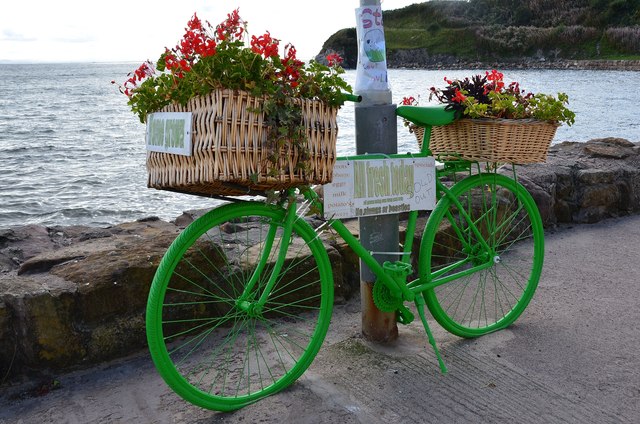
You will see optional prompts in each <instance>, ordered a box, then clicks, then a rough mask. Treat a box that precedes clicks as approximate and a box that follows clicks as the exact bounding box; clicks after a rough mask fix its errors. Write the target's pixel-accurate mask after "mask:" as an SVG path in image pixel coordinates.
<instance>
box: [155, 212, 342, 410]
mask: <svg viewBox="0 0 640 424" xmlns="http://www.w3.org/2000/svg"><path fill="white" fill-rule="evenodd" d="M285 214H286V212H285V210H284V209H282V208H279V207H275V206H271V205H266V204H263V203H259V202H255V203H254V202H250V203H233V204H228V205H225V206H222V207H219V208H216V209H214V210H212V211H210V212H208V213H207V214H205V215H203V216H202V217H201V218H199V219H197V220H196V221H194V222H193V223H192V224H191V225H189V226H188V227H187V228H186V229H185V230H184V231H183V232H182V233H181V234H180V235H179V236H178V238H176V240H175V241H174V242H173V243H172V244H171V246H170V247H169V249H168V251H167V253H166V254H165V256H164V257H163V259H162V261H161V262H160V265H159V267H158V270H157V272H156V275H155V277H154V280H153V283H152V286H151V290H150V294H149V299H148V303H147V313H146V323H147V340H148V343H149V350H150V352H151V356H152V358H153V361H154V363H155V365H156V368H157V369H158V372H159V373H160V375H161V376H162V378H163V379H164V380H165V382H166V383H167V384H168V385H169V386H170V387H171V388H172V389H173V390H174V391H175V392H176V393H177V394H178V395H180V396H181V397H183V398H184V399H185V400H187V401H189V402H191V403H193V404H195V405H198V406H200V407H203V408H207V409H215V410H220V411H230V410H234V409H238V408H241V407H243V406H245V405H247V404H250V403H252V402H255V401H257V400H259V399H260V398H263V397H265V396H268V395H270V394H273V393H276V392H278V391H279V390H282V389H284V388H285V387H287V386H289V385H290V384H291V383H293V382H294V381H295V380H296V379H297V378H298V377H299V376H300V375H301V374H302V373H303V372H304V371H305V370H306V369H307V368H308V366H309V365H310V364H311V362H312V360H313V358H314V357H315V355H316V354H317V352H318V350H319V349H320V347H321V345H322V342H323V340H324V337H325V335H326V332H327V329H328V326H329V321H330V317H331V309H332V303H333V277H332V272H331V266H330V263H329V259H328V256H327V253H326V251H325V249H324V246H323V245H322V243H321V242H320V240H319V238H318V237H317V235H316V233H315V231H314V230H313V228H311V226H310V225H309V224H307V223H306V222H305V221H304V220H303V219H296V220H295V222H294V225H293V234H292V236H291V241H292V245H291V246H290V248H289V250H288V251H287V256H286V260H285V263H284V265H283V267H282V271H281V273H280V274H278V278H277V279H276V285H275V287H274V288H273V290H272V292H271V296H270V298H269V299H268V301H267V303H266V304H265V305H264V310H262V311H259V310H258V311H256V310H254V309H251V308H250V307H245V308H244V309H243V307H241V306H239V305H240V304H242V305H247V304H249V303H250V302H239V301H238V298H239V297H240V293H241V292H242V290H243V289H244V287H245V286H246V283H247V281H248V280H249V279H250V278H251V275H253V274H255V275H259V277H258V280H257V285H256V287H257V289H256V291H255V292H254V293H253V294H255V293H257V292H258V291H259V289H260V288H262V287H263V286H262V284H263V283H264V282H265V280H266V279H268V277H269V275H271V274H272V272H271V271H272V269H271V268H270V267H271V266H273V263H275V258H276V257H277V256H278V248H279V242H280V240H279V239H278V236H277V234H278V233H277V232H276V237H275V239H274V240H275V241H274V244H273V246H272V248H271V252H269V254H268V255H267V256H265V258H266V259H267V260H266V262H265V261H262V262H260V261H258V260H257V259H256V258H258V257H261V255H262V252H261V250H260V248H261V247H262V246H263V243H264V242H265V240H263V237H265V238H266V237H267V234H271V235H273V231H272V232H269V231H267V230H268V229H269V228H276V230H277V231H280V227H281V225H282V224H281V223H282V222H283V221H284V217H285ZM272 239H273V237H272ZM258 267H261V268H259V270H258V272H254V271H255V269H256V268H258ZM250 295H251V294H250ZM254 297H255V296H254ZM249 300H251V299H249Z"/></svg>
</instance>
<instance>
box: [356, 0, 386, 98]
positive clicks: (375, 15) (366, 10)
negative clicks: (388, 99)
mask: <svg viewBox="0 0 640 424" xmlns="http://www.w3.org/2000/svg"><path fill="white" fill-rule="evenodd" d="M356 33H357V37H358V66H357V70H356V84H355V91H356V93H358V92H363V91H386V90H388V89H389V81H388V76H387V53H386V47H385V41H384V27H383V25H382V8H381V7H380V5H377V6H365V7H360V8H358V9H356Z"/></svg>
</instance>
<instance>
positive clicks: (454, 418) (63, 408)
mask: <svg viewBox="0 0 640 424" xmlns="http://www.w3.org/2000/svg"><path fill="white" fill-rule="evenodd" d="M546 240H547V244H546V261H545V268H544V272H543V276H542V280H541V282H540V286H539V289H538V291H537V293H536V296H535V297H534V299H533V301H532V303H531V305H530V306H529V308H528V309H527V311H526V312H525V314H524V315H523V316H522V317H521V318H520V320H519V321H518V322H517V323H516V324H515V325H513V326H511V327H510V328H509V329H507V330H503V331H501V332H499V333H495V334H491V335H488V336H485V337H482V338H479V339H474V340H462V339H459V338H457V337H455V336H452V335H449V334H447V333H445V332H444V331H443V330H441V329H440V328H439V327H438V326H437V324H435V323H434V324H433V328H434V333H435V336H436V339H437V340H438V343H439V346H440V347H441V349H442V352H443V354H444V359H445V361H446V363H447V365H448V367H449V374H447V375H441V374H440V373H439V370H438V366H437V363H436V361H435V358H434V356H433V353H432V352H431V350H430V349H427V348H426V347H425V345H426V337H425V335H424V334H423V331H422V328H421V326H420V324H419V322H418V323H414V324H412V325H410V326H408V327H401V328H400V340H399V341H398V342H397V343H396V345H395V346H389V347H380V346H374V345H370V344H369V343H367V342H365V341H363V340H362V339H361V338H360V337H359V335H358V334H359V331H360V330H359V329H360V314H359V302H358V301H357V300H356V301H352V302H350V303H347V304H345V305H339V306H337V307H336V312H335V315H334V319H333V321H332V327H331V328H330V330H329V335H328V340H327V343H326V344H325V346H324V347H323V349H322V350H321V352H320V354H319V355H318V358H317V359H316V361H315V362H314V363H313V365H312V366H311V368H310V369H309V370H308V371H307V373H306V374H305V375H304V376H303V377H302V378H301V379H300V380H299V381H298V382H297V383H296V384H294V385H293V386H292V387H290V388H289V389H287V390H285V391H284V392H282V393H280V394H277V395H275V396H272V397H270V398H268V399H265V400H263V401H261V402H259V403H257V404H255V405H251V406H249V407H246V408H244V409H242V410H240V411H237V412H234V413H229V414H223V413H218V412H213V411H206V410H202V409H199V408H196V407H194V406H191V405H189V404H186V403H184V402H183V401H181V400H180V399H179V398H177V397H176V396H175V395H174V394H173V393H172V392H171V391H169V390H168V389H167V388H166V386H165V385H164V383H163V382H162V381H161V379H160V378H159V377H158V376H157V374H156V373H155V370H154V369H153V366H152V364H151V363H150V360H149V358H148V357H147V355H146V354H141V355H137V356H134V357H130V358H127V359H126V360H121V361H117V362H113V363H110V364H106V365H103V366H101V367H96V368H92V369H89V370H84V371H79V372H75V373H72V374H68V375H61V376H57V377H56V379H57V380H58V381H59V383H60V388H59V389H57V390H54V391H51V392H50V393H48V394H46V395H43V396H35V397H33V396H32V397H29V396H27V395H26V394H25V393H24V389H23V390H22V391H17V392H16V390H17V389H16V388H13V389H12V392H11V393H5V394H4V395H0V423H14V422H15V423H38V424H40V423H101V424H102V423H121V422H122V423H125V422H126V423H133V422H135V423H174V422H175V423H218V422H222V423H253V422H264V423H279V424H282V423H289V422H291V423H340V424H343V423H405V422H406V423H418V422H419V423H429V422H433V423H507V422H508V423H511V422H517V423H545V424H546V423H581V424H582V423H598V424H602V423H638V422H640V353H639V352H640V294H639V292H640V290H639V289H640V216H637V217H626V218H623V219H619V220H610V221H606V222H603V223H599V224H595V225H580V226H574V227H572V228H566V229H563V230H560V231H557V232H554V233H549V234H548V235H547V238H546ZM16 394H17V395H18V396H17V397H16ZM20 394H22V396H19V395H20Z"/></svg>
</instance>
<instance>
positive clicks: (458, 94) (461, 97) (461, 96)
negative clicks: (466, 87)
mask: <svg viewBox="0 0 640 424" xmlns="http://www.w3.org/2000/svg"><path fill="white" fill-rule="evenodd" d="M455 93H456V94H455V96H453V97H452V98H451V101H453V102H456V103H462V102H464V101H465V100H467V96H465V95H464V94H462V92H461V91H460V90H459V89H457V88H456V91H455Z"/></svg>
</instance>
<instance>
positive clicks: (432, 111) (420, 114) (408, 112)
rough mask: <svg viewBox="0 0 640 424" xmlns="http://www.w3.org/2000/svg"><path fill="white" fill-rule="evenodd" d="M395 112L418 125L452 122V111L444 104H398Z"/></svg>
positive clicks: (426, 125) (425, 125)
mask: <svg viewBox="0 0 640 424" xmlns="http://www.w3.org/2000/svg"><path fill="white" fill-rule="evenodd" d="M396 114H397V115H398V116H400V117H402V118H404V119H406V120H407V121H411V122H413V123H414V124H416V125H418V126H420V127H428V126H434V125H447V124H450V123H452V122H453V119H454V118H453V111H448V110H444V106H398V108H397V109H396Z"/></svg>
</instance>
